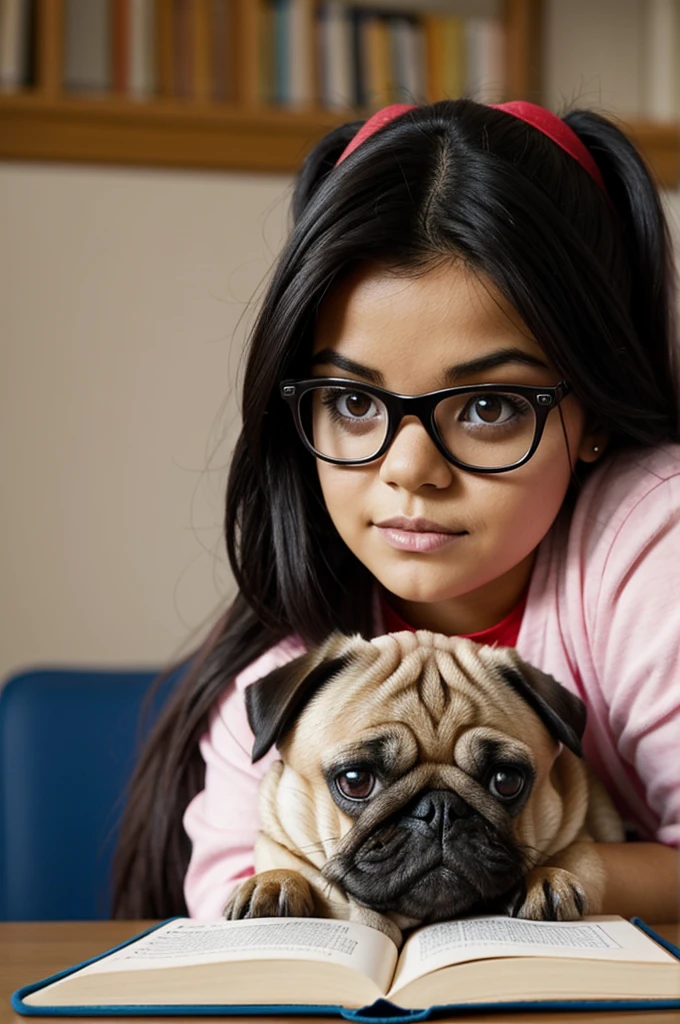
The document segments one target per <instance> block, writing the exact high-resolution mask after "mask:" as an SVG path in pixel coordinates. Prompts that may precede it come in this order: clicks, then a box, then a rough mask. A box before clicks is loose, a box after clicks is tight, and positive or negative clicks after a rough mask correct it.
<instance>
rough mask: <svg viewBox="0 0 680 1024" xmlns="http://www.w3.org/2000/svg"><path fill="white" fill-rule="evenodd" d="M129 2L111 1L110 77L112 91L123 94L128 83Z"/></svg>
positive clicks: (127, 0) (126, 89) (126, 0)
mask: <svg viewBox="0 0 680 1024" xmlns="http://www.w3.org/2000/svg"><path fill="white" fill-rule="evenodd" d="M130 13H131V12H130V2H129V0H112V3H111V43H112V52H111V78H112V83H113V89H114V92H117V93H121V94H123V95H124V94H125V93H127V91H128V84H129V60H130Z"/></svg>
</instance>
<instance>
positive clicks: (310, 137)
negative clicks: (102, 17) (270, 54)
mask: <svg viewBox="0 0 680 1024" xmlns="http://www.w3.org/2000/svg"><path fill="white" fill-rule="evenodd" d="M133 2H134V0H133ZM193 2H194V3H196V4H197V5H198V8H200V7H203V8H205V6H206V5H207V0H193ZM230 2H231V4H232V12H233V25H234V40H233V42H232V46H231V51H230V53H231V54H232V56H233V80H232V81H233V86H232V90H231V91H232V97H231V98H230V99H229V101H222V102H216V101H211V100H210V99H209V98H206V96H205V89H201V90H194V95H193V96H192V97H191V98H188V97H187V98H182V99H178V98H174V97H172V96H167V95H162V94H158V95H153V96H151V97H146V98H144V99H139V98H134V99H133V98H129V97H127V96H123V95H120V94H117V93H115V92H113V91H112V92H110V93H105V94H95V95H78V94H76V93H73V92H70V91H66V90H65V89H64V87H63V85H62V79H63V59H64V58H63V50H64V46H63V40H64V18H65V4H66V0H35V24H34V54H33V60H34V65H35V74H34V79H35V85H33V86H32V87H30V88H26V89H25V90H22V91H17V92H11V93H4V94H0V159H2V160H26V161H56V162H76V163H92V164H109V165H133V166H155V167H172V168H196V169H198V168H204V169H210V170H236V171H254V172H286V173H289V172H292V171H294V170H295V169H296V168H297V167H299V165H300V161H301V159H302V157H303V156H304V154H305V153H306V152H307V151H308V150H309V149H310V148H311V146H313V145H314V143H315V142H316V141H317V140H318V139H319V138H321V136H322V135H324V134H325V133H326V132H327V131H329V130H330V129H331V128H332V127H334V126H335V125H337V124H340V123H342V122H343V121H346V120H349V119H354V118H357V119H358V118H360V117H362V116H366V114H367V113H368V112H369V111H368V110H366V109H356V108H354V109H347V110H345V111H336V110H326V109H322V108H316V107H310V108H309V109H305V110H289V109H282V108H281V107H278V106H273V105H270V104H264V103H263V102H262V101H261V99H260V98H259V95H258V91H259V83H258V72H257V61H258V53H259V47H260V41H259V37H258V27H257V23H256V15H257V0H230ZM163 3H172V0H155V4H156V10H158V9H159V5H162V4H163ZM402 6H403V4H402ZM410 6H411V8H412V9H414V8H415V9H417V8H419V7H420V8H421V9H425V8H426V7H427V4H425V3H424V2H423V0H413V2H412V3H411V5H410ZM439 6H440V9H441V4H440V5H439ZM469 6H470V9H471V10H474V0H470V5H469ZM198 8H197V9H198ZM500 10H501V13H502V20H503V24H504V33H505V92H506V94H507V97H508V98H513V99H517V98H525V99H533V100H538V101H540V96H541V31H542V13H543V11H542V3H541V0H501V3H500ZM161 34H162V33H160V32H159V37H160V36H161ZM159 45H163V42H162V39H160V38H159ZM158 59H159V62H160V61H162V59H163V57H162V55H160V56H159V58H158ZM161 85H162V83H161ZM161 92H162V89H161ZM430 98H436V97H430ZM629 127H630V130H631V134H632V135H633V137H634V138H635V140H636V142H637V143H638V145H639V146H640V148H641V150H642V152H643V153H644V154H645V156H646V157H647V159H648V161H649V162H650V164H651V166H652V168H653V170H654V172H655V174H656V176H657V178H658V180H659V181H660V182H661V184H662V185H664V186H666V187H674V186H676V185H677V183H678V181H679V180H680V131H679V129H678V126H677V125H675V124H656V123H654V124H652V123H644V122H635V123H631V124H630V125H629Z"/></svg>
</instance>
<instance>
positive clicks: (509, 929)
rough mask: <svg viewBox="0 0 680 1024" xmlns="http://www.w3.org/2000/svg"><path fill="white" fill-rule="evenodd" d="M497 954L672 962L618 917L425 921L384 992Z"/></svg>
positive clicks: (651, 942)
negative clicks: (428, 922) (437, 972)
mask: <svg viewBox="0 0 680 1024" xmlns="http://www.w3.org/2000/svg"><path fill="white" fill-rule="evenodd" d="M501 957H568V958H570V959H584V960H624V961H632V962H634V963H641V962H650V963H666V962H668V961H670V962H671V963H677V961H676V960H675V958H674V957H672V956H671V955H670V953H667V952H666V950H664V949H662V948H661V947H660V946H658V945H657V944H656V943H655V942H654V941H653V940H652V939H650V938H649V937H648V936H647V935H645V934H644V933H643V932H641V931H640V929H639V928H636V927H635V925H632V924H631V923H630V922H629V921H626V920H625V919H624V918H622V917H592V918H588V919H585V920H581V921H560V922H554V921H523V920H519V919H518V918H514V917H477V918H466V919H462V920H459V921H445V922H442V923H441V924H433V925H428V926H427V927H425V928H421V929H420V930H419V931H417V932H415V933H414V934H413V935H412V936H411V937H410V938H409V939H408V941H407V942H406V944H405V946H404V948H403V950H402V953H401V956H400V957H399V963H398V965H397V971H396V974H395V978H394V982H393V984H392V988H391V990H390V994H391V993H393V992H395V991H397V990H398V989H399V988H401V987H403V986H405V985H407V984H409V982H411V981H413V980H414V979H415V978H420V977H423V976H424V975H426V974H430V973H432V972H433V971H437V970H439V969H440V968H442V967H449V966H452V965H454V964H460V963H466V962H468V961H471V960H491V959H498V958H501Z"/></svg>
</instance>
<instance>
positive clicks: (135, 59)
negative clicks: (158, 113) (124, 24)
mask: <svg viewBox="0 0 680 1024" xmlns="http://www.w3.org/2000/svg"><path fill="white" fill-rule="evenodd" d="M130 13H131V15H132V17H131V19H130V82H129V91H130V95H131V96H133V97H134V98H135V99H148V98H149V97H150V96H152V95H153V94H154V92H155V90H156V66H155V53H156V40H155V31H156V23H155V18H154V14H155V10H154V0H133V2H132V7H131V9H130Z"/></svg>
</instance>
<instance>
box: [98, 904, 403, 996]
mask: <svg viewBox="0 0 680 1024" xmlns="http://www.w3.org/2000/svg"><path fill="white" fill-rule="evenodd" d="M253 960H256V961H258V962H265V961H267V960H269V961H271V960H303V961H307V962H315V961H318V962H321V963H333V964H338V965H341V966H344V967H349V968H351V969H353V970H355V971H357V972H360V973H362V974H365V975H367V976H368V977H370V978H372V979H373V981H374V982H375V983H376V985H377V986H378V987H379V988H380V991H381V992H385V991H386V990H387V988H388V987H389V984H390V980H391V978H392V974H393V973H394V967H395V964H396V961H397V947H396V946H395V945H394V943H393V942H392V940H391V939H388V937H387V936H386V935H383V933H382V932H379V931H376V929H374V928H368V927H367V926H366V925H363V924H357V923H355V922H352V921H332V920H325V919H320V918H295V917H281V918H261V919H259V920H258V919H253V920H245V921H215V922H209V923H208V922H201V921H191V920H188V919H186V918H182V919H181V920H176V921H170V922H168V924H166V925H162V926H161V927H160V928H158V929H157V930H156V931H153V932H151V933H150V934H149V935H146V936H144V937H143V938H141V939H139V940H138V941H137V942H134V943H132V944H131V945H129V946H126V947H125V948H123V949H119V950H117V951H116V952H114V953H111V954H110V955H109V956H107V957H106V958H105V959H103V960H99V961H97V963H94V964H90V965H89V966H88V967H83V968H82V969H81V971H79V974H81V975H85V974H104V973H112V972H116V971H144V970H152V969H157V968H167V969H169V970H171V969H172V968H173V967H174V966H181V967H187V966H190V965H192V964H193V965H195V964H210V963H226V962H229V963H233V962H235V961H253Z"/></svg>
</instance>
